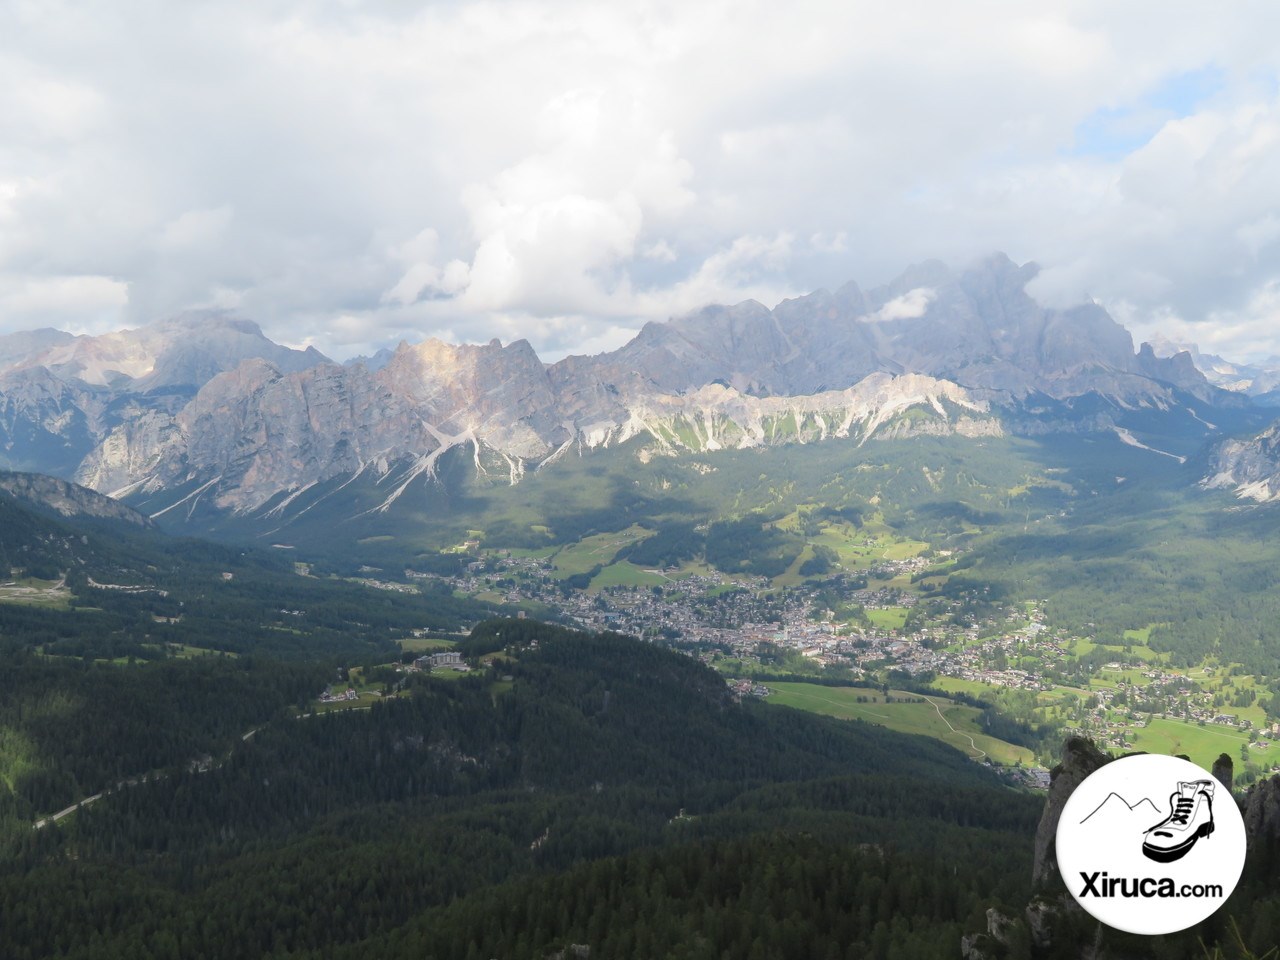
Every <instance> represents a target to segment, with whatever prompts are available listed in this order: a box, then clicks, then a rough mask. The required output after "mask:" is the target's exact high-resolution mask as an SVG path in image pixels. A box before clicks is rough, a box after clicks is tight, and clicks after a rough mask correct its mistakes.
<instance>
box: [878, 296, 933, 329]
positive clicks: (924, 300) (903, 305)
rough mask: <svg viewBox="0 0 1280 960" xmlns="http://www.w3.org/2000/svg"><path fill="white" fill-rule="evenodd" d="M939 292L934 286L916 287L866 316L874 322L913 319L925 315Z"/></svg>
mask: <svg viewBox="0 0 1280 960" xmlns="http://www.w3.org/2000/svg"><path fill="white" fill-rule="evenodd" d="M937 296H938V292H937V291H936V290H934V289H933V288H932V287H916V288H915V289H913V290H908V291H907V292H906V293H904V294H902V296H900V297H894V298H893V299H892V300H890V301H889V302H888V303H886V304H885V305H884V306H883V307H881V308H880V309H879V310H877V311H876V312H875V313H872V314H870V315H868V316H867V317H866V319H867V320H870V321H871V322H873V323H886V322H888V321H890V320H913V319H915V318H916V317H923V316H924V315H925V311H926V310H928V309H929V304H930V303H932V302H933V301H934V300H935V299H937Z"/></svg>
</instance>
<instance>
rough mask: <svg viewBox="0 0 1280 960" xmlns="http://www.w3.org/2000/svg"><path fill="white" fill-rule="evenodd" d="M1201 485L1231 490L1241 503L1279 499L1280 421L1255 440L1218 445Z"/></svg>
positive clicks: (1230, 441) (1233, 441) (1227, 442)
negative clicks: (1243, 501)
mask: <svg viewBox="0 0 1280 960" xmlns="http://www.w3.org/2000/svg"><path fill="white" fill-rule="evenodd" d="M1203 485H1204V486H1205V487H1207V488H1209V489H1218V490H1233V491H1235V494H1236V496H1238V497H1239V498H1240V499H1242V500H1256V501H1258V502H1259V503H1270V502H1275V501H1277V500H1280V422H1277V423H1274V424H1272V425H1271V426H1270V427H1269V428H1267V429H1266V430H1264V431H1263V432H1262V433H1260V434H1258V435H1257V436H1255V437H1252V438H1248V439H1243V440H1240V439H1235V440H1226V441H1223V442H1222V443H1220V444H1219V445H1218V446H1217V447H1216V448H1215V449H1214V450H1213V453H1212V454H1211V455H1210V458H1209V473H1208V475H1207V476H1206V477H1205V479H1204V481H1203Z"/></svg>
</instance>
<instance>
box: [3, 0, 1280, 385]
mask: <svg viewBox="0 0 1280 960" xmlns="http://www.w3.org/2000/svg"><path fill="white" fill-rule="evenodd" d="M1278 36H1280V5H1277V4H1274V3H1270V2H1260V3H1249V2H1244V3H1236V4H1231V5H1206V4H1188V3H1177V2H1159V3H1146V2H1128V3H1123V4H1116V3H1114V2H1081V3H1034V4H1030V3H1023V4H1014V3H1007V2H1001V3H985V2H982V0H973V2H966V3H954V2H950V0H942V2H908V3H894V4H890V3H861V2H850V3H834V2H830V0H825V2H811V0H791V2H788V3H786V4H779V3H776V2H757V0H734V2H704V0H684V2H678V3H663V2H645V0H633V2H619V3H598V2H579V0H528V2H525V0H513V2H472V0H461V2H434V3H429V4H415V3H407V2H400V0H377V2H369V3H355V2H342V0H327V2H326V0H319V2H312V3H306V4H302V3H290V2H280V0H251V2H250V0H222V2H218V3H213V2H205V0H192V2H185V3H164V2H159V0H147V2H141V0H111V2H92V0H80V2H76V3H70V2H66V3H64V2H59V0H0V333H6V332H12V331H17V330H26V329H33V328H37V327H44V326H53V327H58V328H61V329H65V330H70V331H72V332H75V333H100V332H105V331H107V330H110V329H116V328H119V327H123V326H139V325H141V324H145V323H149V322H152V321H155V320H159V319H163V318H165V317H168V316H171V315H173V314H176V313H179V312H181V311H183V310H189V309H197V308H224V309H229V310H233V311H234V312H235V313H237V314H238V315H241V316H245V317H249V318H252V319H254V320H256V321H258V322H259V323H260V324H261V325H262V327H263V329H264V330H265V331H266V333H267V334H268V335H269V336H271V337H272V338H273V339H275V340H277V341H280V342H284V343H288V344H290V345H296V346H302V345H314V346H315V347H317V348H318V349H320V350H322V351H323V352H325V353H326V354H328V355H329V356H331V357H333V358H335V359H345V358H347V357H350V356H353V355H357V354H368V353H371V352H373V351H375V350H377V349H378V348H380V347H383V346H394V345H395V344H396V343H397V342H398V341H399V340H401V339H407V340H409V341H418V340H421V339H423V338H425V337H427V336H438V337H441V338H443V339H446V340H451V341H469V342H480V341H487V340H489V339H491V338H493V337H498V338H500V339H501V340H503V341H504V342H506V341H509V340H513V339H517V338H520V337H524V338H527V339H528V340H530V341H531V342H532V343H533V345H534V346H535V347H536V348H537V349H538V351H539V353H540V354H542V356H543V357H544V359H548V360H553V359H556V358H558V357H560V356H563V355H565V354H568V353H595V352H599V351H601V350H605V349H610V348H613V347H616V346H619V345H621V343H623V342H625V341H626V340H627V339H628V338H629V337H630V336H631V335H632V334H633V333H634V332H635V331H636V330H638V329H639V327H640V326H641V325H642V324H643V323H645V322H646V321H648V320H661V319H665V318H666V317H669V316H672V315H678V314H681V313H685V312H687V311H690V310H693V309H696V308H698V307H700V306H702V305H704V304H706V303H711V302H736V301H739V300H743V299H746V298H749V297H750V298H755V299H757V300H760V301H761V302H763V303H765V304H767V305H769V306H772V305H774V304H775V303H777V302H778V301H779V300H781V299H783V298H785V297H789V296H796V295H799V294H802V293H806V292H809V291H812V290H814V289H817V288H819V287H826V288H828V289H832V288H835V287H838V286H841V285H843V284H844V283H846V282H848V281H850V280H856V281H857V282H858V283H859V284H860V285H862V286H864V287H873V286H876V285H878V284H881V283H885V282H887V281H889V280H890V279H891V278H892V277H894V276H896V275H897V274H899V273H900V272H902V270H903V269H905V268H906V267H907V266H908V265H909V264H911V263H914V262H919V261H921V260H925V259H929V258H939V259H942V260H944V261H947V262H948V263H951V264H954V265H956V266H963V265H964V264H965V263H966V262H968V261H970V260H972V259H975V258H977V257H980V256H983V255H986V254H989V253H991V252H993V251H997V250H999V251H1003V252H1005V253H1007V254H1008V255H1009V256H1010V257H1012V258H1013V259H1015V260H1017V261H1019V262H1023V261H1026V260H1034V261H1036V262H1037V263H1039V264H1040V265H1041V267H1042V270H1041V273H1040V275H1039V276H1038V277H1037V278H1036V280H1034V281H1033V284H1032V287H1031V291H1032V293H1033V294H1035V295H1036V296H1037V297H1038V298H1039V299H1040V300H1041V301H1042V302H1044V303H1046V304H1049V305H1055V306H1058V305H1068V304H1071V303H1078V302H1081V301H1083V300H1086V299H1093V300H1096V301H1098V302H1100V303H1102V304H1103V305H1104V306H1106V307H1107V308H1108V309H1109V310H1110V311H1111V312H1112V313H1113V315H1114V316H1116V317H1117V319H1119V320H1121V321H1122V322H1124V323H1125V324H1126V325H1127V326H1129V327H1130V329H1131V330H1132V331H1134V333H1135V335H1136V336H1138V337H1139V338H1145V337H1147V336H1152V335H1155V334H1156V333H1162V334H1164V335H1165V336H1167V337H1170V338H1173V339H1175V340H1184V341H1193V342H1196V343H1198V344H1200V346H1201V347H1202V348H1203V349H1205V350H1206V351H1209V352H1218V353H1222V354H1224V355H1227V356H1229V357H1230V358H1233V359H1257V358H1261V357H1265V356H1267V355H1269V354H1273V353H1274V354H1280V43H1277V42H1276V39H1275V38H1276V37H1278Z"/></svg>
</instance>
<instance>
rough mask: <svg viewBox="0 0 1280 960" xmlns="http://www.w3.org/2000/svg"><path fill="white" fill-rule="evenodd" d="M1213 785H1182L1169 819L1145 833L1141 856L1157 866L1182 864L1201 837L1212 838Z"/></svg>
mask: <svg viewBox="0 0 1280 960" xmlns="http://www.w3.org/2000/svg"><path fill="white" fill-rule="evenodd" d="M1213 785H1214V784H1213V781H1212V780H1193V781H1190V782H1187V781H1179V783H1178V789H1177V790H1175V791H1174V792H1173V793H1172V794H1170V795H1169V815H1168V816H1167V817H1165V818H1164V819H1163V820H1161V821H1160V822H1159V823H1157V824H1156V825H1155V826H1154V827H1149V828H1147V830H1146V831H1145V832H1144V834H1143V836H1144V839H1143V841H1142V853H1143V855H1144V856H1146V857H1147V858H1148V859H1150V860H1155V861H1157V862H1158V863H1172V862H1173V861H1175V860H1181V859H1182V858H1183V857H1185V856H1186V855H1187V854H1188V853H1190V852H1191V848H1192V847H1194V846H1195V845H1196V841H1198V840H1199V839H1200V838H1201V837H1209V836H1211V835H1212V834H1213Z"/></svg>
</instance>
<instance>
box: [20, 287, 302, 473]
mask: <svg viewBox="0 0 1280 960" xmlns="http://www.w3.org/2000/svg"><path fill="white" fill-rule="evenodd" d="M251 359H252V360H257V359H261V360H265V361H267V362H269V363H270V364H272V366H273V367H274V368H275V369H277V370H280V371H282V372H298V371H302V370H305V369H307V368H309V367H312V366H315V365H317V364H320V363H327V362H328V361H327V358H325V357H324V356H323V355H322V354H320V353H319V352H318V351H316V350H314V349H308V350H305V351H300V350H292V349H290V348H288V347H282V346H280V345H279V344H276V343H273V342H272V341H270V340H268V339H267V338H266V337H265V336H263V334H262V331H261V330H260V329H259V328H258V325H257V324H255V323H252V322H250V321H248V320H240V319H235V318H233V317H229V316H227V315H225V314H222V313H212V312H205V313H190V314H184V315H182V316H179V317H175V318H173V319H171V320H167V321H164V322H162V323H157V324H154V325H152V326H149V327H143V328H140V329H137V330H121V331H117V332H115V333H109V334H105V335H103V336H96V337H95V336H81V337H73V336H71V335H70V334H65V333H60V332H59V331H56V330H40V331H35V332H33V333H30V334H14V335H11V336H8V337H5V338H3V339H0V466H4V467H9V468H12V469H20V470H32V471H39V472H42V473H51V474H55V475H58V476H64V477H72V476H74V475H75V474H76V472H77V470H78V469H79V468H80V467H81V464H82V463H83V462H84V460H85V458H86V457H88V456H90V455H91V454H92V452H93V451H94V450H95V449H96V448H97V447H99V445H100V444H102V443H103V441H104V440H106V439H107V438H108V437H109V436H110V434H111V431H112V430H113V429H114V428H115V427H116V426H118V425H120V424H122V423H127V422H133V421H136V420H145V419H148V418H150V417H152V416H156V415H159V416H170V415H172V414H174V413H176V412H177V411H179V410H181V409H182V408H183V407H184V406H185V405H186V404H187V403H188V402H189V401H190V400H191V398H192V397H194V395H195V394H196V392H197V391H198V390H200V388H201V387H203V386H204V385H205V384H207V383H208V382H209V380H211V379H212V378H213V377H215V376H217V375H218V374H219V373H222V372H225V371H230V370H235V369H236V368H237V367H238V366H239V365H240V364H241V363H243V362H245V361H246V360H251Z"/></svg>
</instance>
